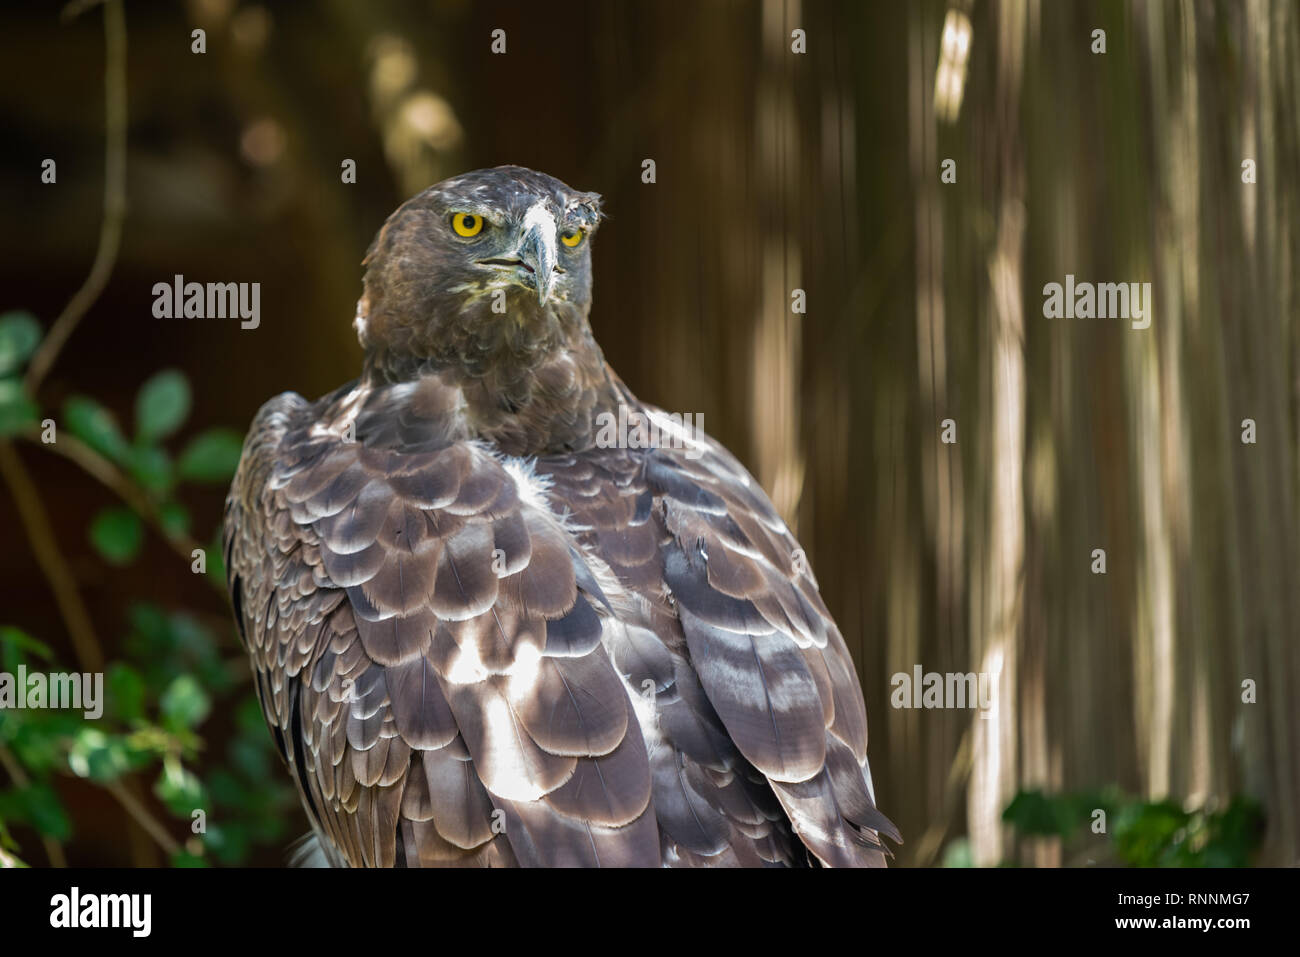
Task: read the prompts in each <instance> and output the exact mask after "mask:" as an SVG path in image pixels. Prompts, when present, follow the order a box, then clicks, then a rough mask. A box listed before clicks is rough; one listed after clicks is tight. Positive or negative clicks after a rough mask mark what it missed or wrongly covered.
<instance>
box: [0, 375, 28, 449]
mask: <svg viewBox="0 0 1300 957" xmlns="http://www.w3.org/2000/svg"><path fill="white" fill-rule="evenodd" d="M36 417H37V411H36V403H35V402H33V401H32V400H31V399H30V398H29V397H28V395H27V393H26V392H24V391H23V383H22V380H21V379H0V437H3V436H6V435H16V434H17V433H19V432H22V431H23V430H24V429H26V428H27V427H28V426H29V425H31V424H32V423H34V422H35V421H36Z"/></svg>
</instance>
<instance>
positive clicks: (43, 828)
mask: <svg viewBox="0 0 1300 957" xmlns="http://www.w3.org/2000/svg"><path fill="white" fill-rule="evenodd" d="M0 816H2V817H4V818H5V819H7V820H10V821H21V822H23V823H25V824H30V825H31V826H32V827H34V828H35V829H36V830H37V831H39V832H40V833H41V834H44V835H47V836H49V837H52V838H54V839H55V840H56V841H66V840H67V839H68V838H69V837H71V836H72V822H71V821H70V820H69V819H68V813H67V811H65V810H64V809H63V803H62V802H61V801H60V800H59V795H58V792H56V791H55V790H54V788H52V787H51V786H50V785H48V784H46V783H45V782H43V781H33V782H32V783H31V784H29V785H28V786H27V787H25V788H20V789H17V790H14V791H10V792H9V793H7V794H4V795H0Z"/></svg>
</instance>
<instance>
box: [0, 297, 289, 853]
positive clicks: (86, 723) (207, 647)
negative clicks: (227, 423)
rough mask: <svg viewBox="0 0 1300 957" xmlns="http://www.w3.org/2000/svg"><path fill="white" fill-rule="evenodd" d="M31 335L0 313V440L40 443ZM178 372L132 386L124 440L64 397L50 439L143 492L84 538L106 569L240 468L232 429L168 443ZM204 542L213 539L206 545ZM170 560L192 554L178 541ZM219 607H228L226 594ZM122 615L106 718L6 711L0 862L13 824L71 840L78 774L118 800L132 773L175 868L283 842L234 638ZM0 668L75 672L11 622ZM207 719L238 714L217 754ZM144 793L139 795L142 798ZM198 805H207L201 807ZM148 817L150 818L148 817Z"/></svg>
mask: <svg viewBox="0 0 1300 957" xmlns="http://www.w3.org/2000/svg"><path fill="white" fill-rule="evenodd" d="M40 338H41V330H40V326H39V325H38V324H37V323H36V321H35V319H33V318H32V317H31V316H30V315H29V314H27V313H22V312H11V313H7V314H5V315H3V316H0V438H3V437H22V438H28V439H32V440H33V444H34V445H36V446H37V447H40V446H41V445H42V444H43V443H42V442H40V441H38V436H39V430H40V428H41V425H40V422H41V416H40V414H39V412H38V405H37V402H36V400H35V398H34V397H33V396H31V395H30V394H29V393H28V392H27V391H26V389H25V387H24V384H23V381H22V378H21V372H22V369H23V366H24V364H25V363H26V362H27V361H28V360H29V359H30V357H31V356H32V354H33V353H34V351H35V350H36V348H37V347H38V345H39V343H40ZM191 405H192V402H191V390H190V384H189V381H188V379H187V378H186V376H185V375H184V374H183V373H181V372H179V371H176V370H164V371H162V372H159V373H158V374H156V375H154V376H153V377H152V378H150V379H149V380H148V381H146V382H145V383H144V384H143V386H141V388H140V389H139V392H138V394H137V396H136V401H135V417H134V429H133V435H132V436H130V437H128V436H127V435H126V434H125V433H124V432H123V430H122V429H121V427H120V426H119V424H118V422H117V419H116V418H115V417H114V416H113V414H112V413H111V412H110V411H109V410H108V409H107V408H105V407H104V406H103V405H102V404H100V403H99V402H98V401H96V400H95V399H93V398H90V397H88V396H84V395H74V396H72V397H70V398H69V399H68V400H67V401H66V402H65V403H64V405H63V408H62V414H61V415H60V416H58V417H57V419H56V423H57V427H58V429H60V430H66V435H67V436H69V437H70V438H67V439H65V438H64V435H65V433H64V432H60V433H58V437H57V438H55V444H57V443H58V442H60V441H77V442H81V443H84V445H85V446H86V447H87V448H88V449H89V450H91V452H92V453H94V454H95V455H97V456H102V458H103V459H105V460H107V462H108V463H110V465H111V466H112V467H113V468H114V469H115V470H117V471H118V472H119V473H120V475H119V476H118V478H119V481H120V483H121V485H122V487H124V488H128V489H134V490H135V491H136V493H137V494H135V495H133V496H131V497H130V498H131V500H130V501H127V502H125V503H124V504H121V505H115V506H112V507H109V508H106V509H103V510H102V511H100V512H99V513H98V514H97V515H96V516H95V517H94V518H93V520H92V521H91V523H90V526H89V528H88V529H87V538H88V540H89V541H90V543H91V545H92V546H93V547H94V549H95V551H96V552H97V553H98V554H99V556H100V557H101V558H102V559H103V560H104V561H105V562H107V563H108V564H110V565H114V566H125V565H129V564H131V563H132V562H133V561H135V560H136V559H137V557H138V556H139V555H140V553H141V550H142V548H143V546H144V544H145V541H146V535H147V528H148V526H149V525H150V524H153V525H154V526H155V527H156V528H157V530H158V531H159V532H160V533H161V534H162V535H163V537H164V538H169V539H171V540H172V542H171V543H172V544H173V546H174V547H175V546H177V544H178V543H181V542H186V541H188V539H187V536H189V534H190V526H191V519H190V514H189V511H188V509H186V507H185V506H184V505H183V504H182V503H181V502H180V501H179V498H178V495H179V493H180V491H181V489H182V488H183V486H184V484H185V483H226V482H228V481H230V478H231V477H232V475H233V473H234V469H235V467H236V465H237V464H238V460H239V450H240V441H239V436H238V435H237V434H236V433H234V432H233V431H231V430H229V429H213V430H209V431H206V432H202V433H200V434H198V435H197V436H195V437H193V438H192V439H191V440H190V441H189V442H188V443H186V444H185V445H184V447H183V449H182V451H181V452H180V454H179V456H178V457H176V458H173V456H172V454H171V453H170V452H169V450H168V449H167V448H166V446H165V444H164V443H165V442H166V441H167V440H169V439H172V438H173V437H175V436H176V435H177V433H178V432H179V431H180V430H181V429H182V427H183V426H184V424H185V422H186V420H187V418H188V416H189V413H190V409H191ZM215 538H216V535H215V534H214V535H212V536H211V537H210V540H215ZM175 550H176V551H177V552H178V560H183V559H184V558H185V555H186V554H188V552H186V551H185V548H184V547H183V546H182V547H176V548H175ZM219 556H220V549H209V550H208V561H207V569H206V571H207V574H208V576H209V578H210V580H212V581H213V583H214V584H215V585H217V586H218V588H222V589H223V588H224V585H223V583H222V579H223V576H224V572H223V570H222V569H221V567H220V565H221V562H220V557H219ZM221 606H222V607H221V615H222V616H223V617H225V616H226V615H228V612H227V611H226V608H225V603H224V601H222V602H221ZM124 612H125V614H126V619H127V621H128V623H129V628H128V631H127V633H126V634H125V635H124V636H122V637H123V641H122V642H121V643H120V644H119V645H118V646H117V647H121V648H122V649H123V657H121V659H120V660H116V661H113V662H111V663H110V664H109V665H108V666H107V667H106V669H105V673H104V699H105V700H104V702H103V714H102V716H101V717H99V718H98V719H88V718H86V717H85V716H84V713H83V712H82V711H72V710H53V709H49V708H37V709H17V708H13V709H9V708H6V709H4V710H2V711H0V756H4V757H6V758H7V759H8V761H9V765H8V766H9V770H10V771H11V772H12V771H13V770H14V769H13V767H12V765H13V764H14V763H16V765H17V770H18V773H17V774H13V773H10V774H9V775H8V776H9V777H10V778H11V780H10V782H9V785H8V786H7V787H6V788H4V789H3V790H0V863H3V864H10V865H17V864H21V863H22V857H23V856H27V857H28V858H29V859H30V854H31V849H30V848H20V847H19V844H18V841H17V840H16V838H15V836H14V835H15V829H16V828H27V829H30V830H31V831H34V832H35V833H36V834H37V835H39V836H40V837H41V839H42V840H43V841H44V842H46V844H47V847H48V844H49V842H50V841H53V842H56V843H57V844H62V843H63V842H65V841H68V840H70V839H73V838H74V837H75V836H76V834H77V831H78V821H77V820H76V819H75V817H74V816H73V815H72V814H70V812H69V810H68V808H67V806H66V805H65V803H64V801H63V799H62V797H61V793H60V781H61V780H63V779H67V778H69V777H75V778H80V779H83V780H85V781H88V782H91V783H93V784H95V785H97V786H99V787H102V788H105V789H107V790H109V791H110V792H112V793H114V794H116V793H118V792H120V791H121V789H122V788H123V786H124V785H125V784H126V783H127V782H132V783H134V782H135V781H139V782H140V783H141V784H148V785H149V786H150V789H151V791H152V794H153V796H154V797H155V798H156V799H157V802H158V805H160V806H161V807H162V808H164V809H165V810H166V812H167V813H168V814H170V815H171V816H172V817H173V818H174V819H176V821H177V822H183V823H176V824H172V825H170V826H168V825H164V829H165V830H166V831H167V833H168V834H170V835H173V836H174V835H177V834H181V833H183V834H185V835H187V837H186V839H185V840H183V841H182V840H178V839H175V837H173V839H172V840H171V842H169V843H168V844H165V845H164V846H165V847H166V849H167V850H168V852H169V855H170V859H171V862H172V864H173V865H176V866H207V865H208V864H209V863H212V862H216V863H220V864H239V863H241V862H243V861H245V860H246V859H247V858H248V856H249V853H250V851H251V850H252V849H253V848H254V847H255V846H257V845H260V844H269V843H278V842H281V841H282V840H283V838H284V836H285V835H284V834H283V830H284V827H285V823H284V822H285V820H286V819H287V818H288V817H290V815H291V812H292V808H293V806H294V800H293V795H292V792H291V791H290V790H289V788H288V787H287V786H286V784H285V782H284V778H283V777H282V776H281V775H277V774H275V773H274V767H273V765H274V760H273V750H272V744H271V739H270V736H269V735H268V734H267V733H266V728H265V726H264V724H263V721H262V717H261V713H260V709H259V706H258V703H257V699H256V697H255V695H254V694H253V692H252V691H251V690H250V689H249V687H248V682H247V671H246V670H245V669H244V668H243V666H242V662H240V661H238V660H237V659H236V660H235V661H234V662H227V661H226V660H223V658H222V655H221V652H220V649H221V647H222V645H223V644H224V645H225V646H226V647H229V646H230V645H232V644H233V640H232V634H233V632H232V631H231V630H230V629H226V631H225V633H224V634H218V633H217V632H214V631H213V629H212V628H210V627H208V626H207V625H205V624H204V623H203V622H204V621H205V620H207V618H208V617H213V616H212V615H211V613H210V612H207V611H203V612H193V611H190V610H184V609H165V608H162V607H159V606H158V605H156V604H152V603H149V602H140V601H137V602H133V603H130V604H129V605H127V607H125V608H124ZM0 666H2V668H0V670H3V671H4V672H6V673H8V674H10V675H15V676H16V675H17V674H18V673H19V668H20V666H22V667H25V668H26V669H28V671H29V672H30V671H41V672H73V671H80V670H82V669H81V668H80V667H70V666H68V663H67V662H63V661H60V660H58V658H57V656H56V654H55V652H54V651H53V650H52V649H51V647H50V645H49V644H47V643H46V642H44V641H41V640H39V639H37V638H35V637H33V636H31V635H29V634H27V633H26V632H25V631H23V630H22V629H20V628H17V627H14V626H0ZM214 716H217V717H218V718H219V719H220V720H221V721H223V722H224V721H229V720H231V719H232V718H233V722H234V725H235V727H234V731H233V734H227V733H226V731H225V729H224V728H221V729H217V728H214V729H213V733H214V734H215V733H218V731H219V733H220V734H221V736H222V738H223V739H224V740H227V741H228V746H227V747H226V749H225V753H224V754H221V755H210V754H205V753H204V739H205V732H206V731H207V729H208V725H209V724H210V723H211V722H212V721H213V719H214ZM141 794H143V791H141ZM200 812H201V813H200ZM146 813H147V812H146Z"/></svg>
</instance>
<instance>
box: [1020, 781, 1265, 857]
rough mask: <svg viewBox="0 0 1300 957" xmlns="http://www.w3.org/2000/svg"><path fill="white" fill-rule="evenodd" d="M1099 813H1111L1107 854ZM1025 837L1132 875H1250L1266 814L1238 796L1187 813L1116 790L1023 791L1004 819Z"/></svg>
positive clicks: (1173, 804)
mask: <svg viewBox="0 0 1300 957" xmlns="http://www.w3.org/2000/svg"><path fill="white" fill-rule="evenodd" d="M1098 811H1101V812H1104V813H1105V827H1106V830H1105V834H1106V835H1108V836H1109V848H1108V851H1107V852H1103V851H1098V850H1094V849H1093V848H1092V845H1091V844H1089V843H1087V842H1089V841H1098V840H1101V839H1102V835H1100V834H1094V833H1093V831H1092V828H1093V825H1094V821H1095V820H1100V817H1099V815H1098V814H1097V812H1098ZM1002 820H1004V821H1006V822H1007V823H1009V824H1011V825H1012V826H1013V827H1014V828H1015V829H1016V831H1017V833H1019V834H1020V835H1022V836H1024V837H1055V838H1060V839H1061V840H1062V841H1064V842H1066V846H1067V847H1070V846H1076V847H1081V848H1083V849H1086V852H1087V853H1088V854H1089V855H1090V856H1092V857H1093V858H1094V859H1095V858H1099V857H1101V856H1102V855H1103V853H1109V854H1110V855H1112V856H1113V857H1114V858H1115V861H1114V862H1115V863H1118V864H1123V865H1127V866H1130V867H1247V866H1249V865H1250V864H1251V863H1252V862H1253V860H1254V857H1255V855H1256V853H1257V852H1258V851H1259V848H1260V846H1261V844H1262V840H1263V833H1264V814H1263V811H1262V809H1261V807H1260V805H1259V804H1258V802H1256V801H1255V800H1254V799H1252V798H1249V797H1245V796H1241V795H1238V796H1236V797H1234V798H1232V800H1231V801H1229V802H1228V804H1227V805H1226V806H1223V807H1215V806H1211V805H1207V806H1205V807H1201V808H1196V809H1194V810H1187V809H1185V808H1183V807H1182V806H1181V805H1179V804H1177V803H1176V802H1174V801H1170V800H1164V801H1154V802H1151V801H1145V800H1142V799H1140V798H1135V797H1130V796H1127V795H1124V794H1122V793H1120V792H1119V791H1117V790H1111V791H1105V792H1076V793H1066V794H1055V795H1053V794H1046V793H1044V792H1042V791H1021V792H1019V793H1018V794H1017V795H1016V796H1015V798H1013V799H1012V801H1011V803H1010V804H1009V805H1007V808H1006V810H1005V811H1003V813H1002Z"/></svg>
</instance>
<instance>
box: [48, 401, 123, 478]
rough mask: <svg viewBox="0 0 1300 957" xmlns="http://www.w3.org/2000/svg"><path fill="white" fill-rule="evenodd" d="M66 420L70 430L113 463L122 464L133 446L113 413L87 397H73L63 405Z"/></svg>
mask: <svg viewBox="0 0 1300 957" xmlns="http://www.w3.org/2000/svg"><path fill="white" fill-rule="evenodd" d="M63 418H64V420H65V422H66V423H67V426H68V431H69V432H71V433H72V434H73V435H75V436H76V437H77V438H79V439H81V441H83V442H85V443H86V444H87V445H89V446H90V447H91V448H92V449H94V450H95V451H96V452H98V453H99V454H100V455H103V456H107V457H108V458H110V459H112V460H113V461H114V462H123V461H125V460H126V459H127V457H128V456H129V454H130V451H131V446H130V444H129V443H128V442H127V441H126V437H125V436H124V435H122V430H121V429H120V428H118V425H117V420H116V419H115V418H113V413H111V412H109V411H108V410H107V409H106V408H104V407H103V406H102V405H100V404H99V403H98V402H96V401H95V400H94V399H91V398H88V397H86V396H84V395H74V396H71V397H70V398H69V399H68V401H67V402H65V403H64V404H63Z"/></svg>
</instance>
